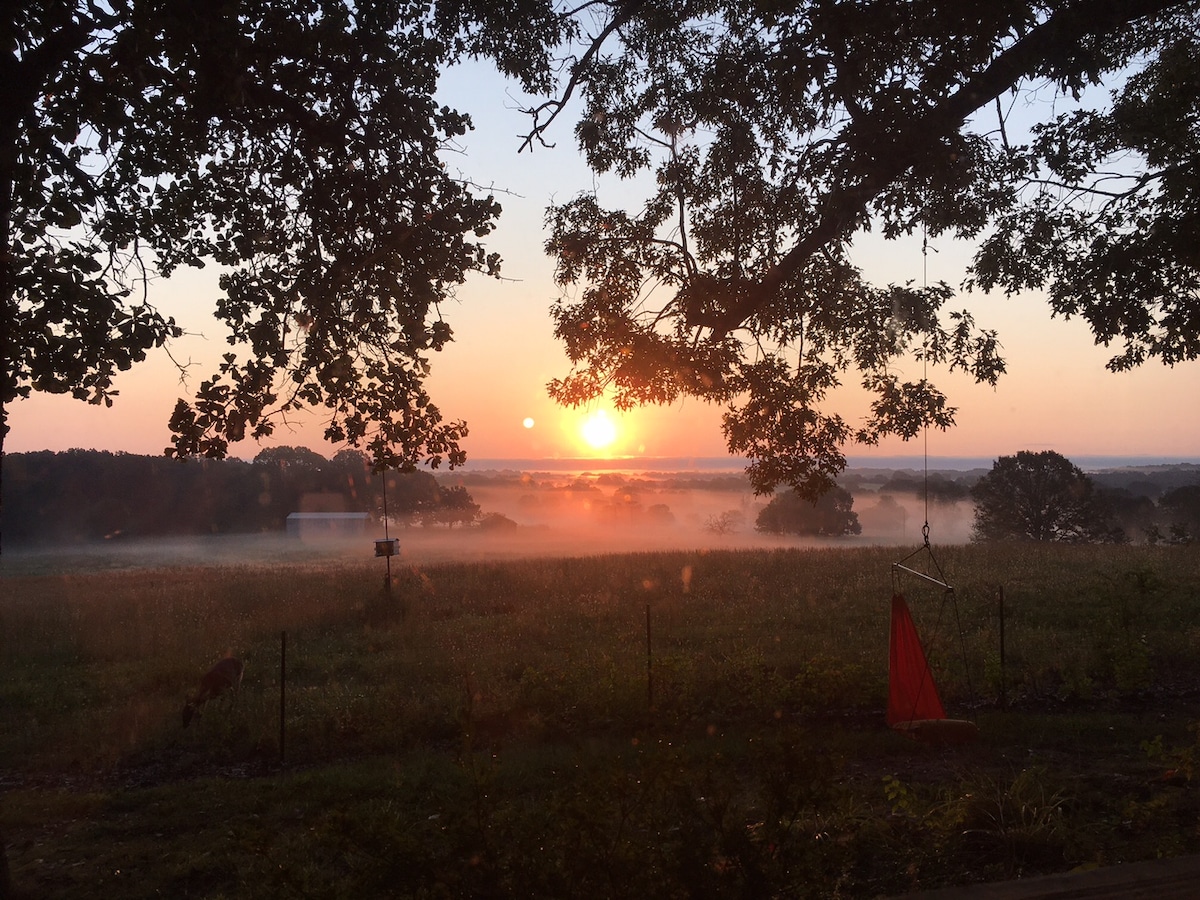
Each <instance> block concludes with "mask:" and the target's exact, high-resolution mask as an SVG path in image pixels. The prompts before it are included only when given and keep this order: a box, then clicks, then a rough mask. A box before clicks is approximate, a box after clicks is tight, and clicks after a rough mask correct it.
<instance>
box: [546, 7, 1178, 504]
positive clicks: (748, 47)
mask: <svg viewBox="0 0 1200 900" xmlns="http://www.w3.org/2000/svg"><path fill="white" fill-rule="evenodd" d="M580 10H581V12H580V13H579V18H580V21H581V23H584V24H587V25H588V27H587V28H586V29H582V30H581V33H585V34H586V35H587V37H586V38H585V39H583V40H582V41H580V42H579V43H578V44H576V45H574V46H571V47H569V48H568V51H567V54H566V63H567V65H566V67H565V71H566V73H567V74H566V80H565V82H564V83H563V85H562V86H561V88H560V90H559V92H558V93H557V94H556V95H554V96H553V97H551V98H550V99H548V100H546V101H545V102H544V103H541V104H539V105H534V106H531V108H530V109H529V110H528V111H529V113H530V114H531V115H532V116H533V123H532V129H531V131H530V132H529V134H528V135H527V138H526V146H529V147H536V146H537V145H538V144H539V142H542V143H548V142H549V141H551V140H553V139H555V127H556V120H557V119H558V118H559V117H560V116H562V115H563V114H564V113H565V112H566V111H568V110H570V109H572V107H575V109H574V118H575V121H576V124H575V128H574V135H575V138H576V140H577V141H578V143H579V146H580V147H581V148H582V150H583V152H584V153H585V154H586V156H587V159H588V161H589V162H590V164H591V165H592V167H593V168H594V169H596V170H597V171H600V172H615V173H617V174H619V175H622V176H633V175H637V174H640V173H650V174H651V175H652V179H650V183H651V184H652V192H651V194H650V196H649V198H648V200H647V202H646V203H645V205H644V206H643V207H642V208H640V209H621V208H609V207H606V206H605V205H603V204H602V203H601V200H600V198H599V197H598V196H597V195H596V194H594V193H584V194H581V195H580V196H578V197H576V198H574V199H571V200H569V201H567V202H565V203H563V204H561V205H558V206H556V207H554V208H552V209H551V210H550V212H549V215H548V221H549V225H550V228H551V235H550V238H549V240H548V242H547V244H546V247H547V250H548V251H549V252H550V253H551V254H553V255H554V256H555V258H556V260H557V276H558V280H559V281H560V282H561V284H562V285H563V286H564V288H567V289H569V294H567V295H566V296H565V297H564V299H563V300H562V301H561V302H559V303H558V304H557V305H556V306H555V307H554V309H553V315H554V320H555V328H556V332H557V335H558V337H559V338H560V339H561V340H562V341H563V343H564V344H565V347H566V350H567V353H568V354H569V357H570V360H571V362H572V364H573V368H572V371H571V372H570V373H569V374H568V375H567V376H566V377H564V378H561V379H559V380H556V381H555V382H553V383H552V384H551V393H552V395H553V396H554V397H556V398H557V399H558V400H559V401H561V402H564V403H567V404H579V403H583V402H586V401H588V400H591V399H593V398H595V397H597V396H599V395H601V394H602V393H604V392H612V393H614V394H615V397H616V403H617V405H618V406H619V407H629V406H633V405H636V404H642V403H671V402H674V401H676V400H677V399H678V398H680V397H681V396H684V395H692V396H696V397H701V398H703V399H705V400H709V401H713V402H717V403H721V404H724V405H726V406H727V407H728V412H727V413H726V415H725V418H724V432H725V436H726V439H727V442H728V446H729V449H730V450H731V451H733V452H734V453H737V454H740V455H745V456H747V457H749V458H750V459H751V460H752V464H751V466H750V468H749V473H750V475H751V477H752V479H753V482H754V484H755V486H756V487H757V488H758V489H759V490H769V489H771V488H772V487H774V486H775V485H777V484H781V483H784V484H789V485H793V486H795V487H797V488H799V489H801V490H802V491H803V492H804V493H806V494H807V495H809V496H814V495H815V494H817V493H819V492H820V491H822V490H825V489H827V488H829V487H830V486H831V485H832V483H833V481H832V479H833V477H834V476H835V475H836V474H837V473H838V472H840V471H841V470H842V469H843V468H844V465H845V457H844V448H845V447H846V445H847V444H848V443H851V442H861V443H864V444H872V443H875V442H877V441H878V440H879V439H880V438H881V437H882V436H884V435H888V434H896V435H900V436H902V437H904V438H909V437H912V436H914V435H916V434H918V433H920V431H921V430H922V428H924V427H926V426H934V427H940V428H946V427H948V426H949V425H951V424H952V423H953V421H954V415H955V410H954V408H953V407H952V406H950V405H949V404H948V403H947V398H946V397H945V396H944V395H943V393H942V392H941V391H940V390H938V388H937V387H936V386H935V385H934V384H933V383H932V382H931V381H930V380H929V379H928V377H927V376H926V375H920V376H914V377H912V378H909V379H907V380H906V379H904V378H903V377H901V376H900V375H898V374H897V371H898V370H897V367H896V365H895V363H896V362H897V360H898V359H899V358H901V357H904V356H906V355H911V356H913V357H915V358H916V359H917V360H919V361H920V360H923V361H925V362H927V363H928V365H929V367H930V368H931V369H936V368H937V367H942V368H948V369H949V370H955V369H961V370H964V371H966V372H968V373H970V374H971V375H973V376H974V378H975V379H977V380H978V381H981V382H986V383H993V382H994V381H995V380H996V379H997V377H998V376H999V375H1000V374H1001V373H1002V372H1003V371H1004V368H1005V364H1004V361H1003V359H1002V358H1001V355H1000V347H999V344H998V341H997V337H996V335H995V334H994V333H992V332H991V331H988V330H981V329H979V328H977V327H976V326H975V323H974V322H973V321H972V317H971V316H970V315H969V314H968V313H966V312H956V311H952V310H950V309H948V308H947V303H948V301H950V299H951V298H952V297H953V295H954V291H953V290H952V289H951V288H950V287H949V286H948V285H946V284H944V283H935V284H931V285H929V286H915V285H912V284H907V285H876V284H870V283H867V282H866V281H865V280H864V278H863V277H862V274H861V272H860V271H859V270H858V269H857V268H856V267H855V265H854V264H853V262H852V259H851V255H850V248H851V244H852V242H853V241H854V239H855V237H856V236H857V235H861V234H863V233H864V232H867V231H872V230H873V231H877V232H880V233H882V234H883V235H884V236H885V237H888V238H896V237H900V236H903V235H922V234H924V235H927V236H928V237H931V238H936V237H939V236H948V237H953V238H961V239H970V240H974V241H977V242H978V243H977V249H978V252H977V254H976V256H975V258H974V264H973V266H972V268H971V271H970V275H969V282H968V283H969V285H970V286H973V287H978V288H982V289H986V290H993V289H994V290H999V291H1004V292H1009V293H1011V292H1016V291H1023V290H1027V289H1042V290H1045V291H1046V292H1047V293H1048V295H1049V298H1050V303H1051V306H1052V310H1053V313H1054V314H1055V315H1062V316H1064V317H1070V316H1080V317H1082V318H1084V319H1085V320H1086V321H1087V322H1088V323H1089V324H1090V326H1091V329H1092V331H1093V333H1094V335H1095V338H1096V340H1097V342H1100V343H1103V344H1105V345H1106V346H1107V345H1109V344H1110V343H1114V344H1116V346H1117V353H1116V355H1114V356H1113V358H1112V360H1111V362H1110V364H1109V365H1110V368H1113V369H1123V368H1128V367H1130V366H1134V365H1138V364H1139V363H1141V362H1143V361H1144V360H1147V359H1151V358H1156V359H1159V360H1161V361H1162V362H1164V363H1167V364H1172V363H1175V362H1177V361H1181V360H1189V359H1195V358H1196V357H1197V356H1198V355H1200V303H1198V302H1197V295H1198V294H1197V292H1198V291H1200V242H1198V241H1197V240H1196V234H1197V233H1200V181H1198V180H1197V178H1196V174H1195V173H1196V167H1197V161H1198V160H1200V3H1197V2H1195V0H1192V2H1178V0H1053V2H1013V0H998V2H991V3H962V2H945V0H868V2H854V3H851V2H844V3H843V2H825V0H810V2H801V3H794V4H777V3H761V2H747V0H722V2H712V3H702V4H697V3H690V2H668V3H642V2H598V3H587V4H582V5H581V6H580ZM1090 87H1095V88H1096V89H1095V90H1092V91H1089V92H1088V93H1087V96H1086V97H1084V98H1083V99H1084V100H1085V101H1086V102H1085V103H1083V104H1076V103H1074V102H1073V100H1075V99H1079V97H1080V95H1081V92H1083V91H1084V90H1085V89H1087V88H1090ZM910 368H911V369H914V370H916V371H918V372H920V371H922V368H923V367H922V366H921V365H920V364H918V365H916V366H912V365H911V364H910ZM850 376H853V377H857V378H859V379H860V380H861V382H862V384H863V385H864V386H865V387H866V388H867V390H869V391H870V392H871V393H872V394H873V395H874V400H873V404H872V406H871V409H870V413H869V415H868V416H867V417H866V418H865V420H864V421H863V422H862V423H860V424H852V423H851V422H849V421H847V420H846V419H845V418H843V416H842V415H841V414H839V413H838V412H837V411H836V410H831V409H829V408H828V394H829V392H830V390H831V389H832V388H834V387H835V386H837V385H838V384H840V383H841V382H842V381H843V379H845V378H847V377H850Z"/></svg>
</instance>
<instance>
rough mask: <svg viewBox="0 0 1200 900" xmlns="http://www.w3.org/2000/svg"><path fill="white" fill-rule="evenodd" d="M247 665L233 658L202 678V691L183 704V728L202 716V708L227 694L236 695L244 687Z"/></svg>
mask: <svg viewBox="0 0 1200 900" xmlns="http://www.w3.org/2000/svg"><path fill="white" fill-rule="evenodd" d="M245 668H246V667H245V664H243V663H242V661H241V660H240V659H234V658H233V657H232V656H229V657H226V658H225V659H223V660H221V661H220V662H218V663H217V664H216V665H215V666H213V667H212V668H211V669H209V670H208V671H207V672H205V673H204V675H203V676H201V678H200V689H199V690H198V691H196V693H195V694H193V695H192V696H190V697H188V699H187V702H186V703H184V704H183V727H184V728H187V727H188V725H189V724H190V723H191V721H192V717H193V716H198V715H199V714H200V707H201V706H203V705H204V704H205V703H207V702H208V701H209V700H212V699H214V698H216V697H220V696H221V695H222V694H224V693H226V692H233V693H236V692H237V691H238V689H239V688H241V686H242V672H243V671H244V670H245Z"/></svg>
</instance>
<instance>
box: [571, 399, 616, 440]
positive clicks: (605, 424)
mask: <svg viewBox="0 0 1200 900" xmlns="http://www.w3.org/2000/svg"><path fill="white" fill-rule="evenodd" d="M579 433H580V434H581V435H582V437H583V441H584V443H585V444H587V445H588V447H590V448H591V449H593V450H603V449H605V448H606V447H608V446H609V445H611V444H612V442H613V441H615V440H616V439H617V425H616V423H615V422H613V420H612V419H610V418H609V417H608V413H607V412H605V411H604V410H602V409H598V410H596V411H595V412H592V413H589V414H588V415H587V417H586V418H585V419H584V420H583V424H582V425H581V426H580V428H579Z"/></svg>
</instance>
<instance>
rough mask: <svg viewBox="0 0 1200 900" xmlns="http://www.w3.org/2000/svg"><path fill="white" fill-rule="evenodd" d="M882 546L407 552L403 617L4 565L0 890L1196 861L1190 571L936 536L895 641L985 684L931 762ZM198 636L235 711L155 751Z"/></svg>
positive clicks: (521, 888)
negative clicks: (595, 554) (890, 611)
mask: <svg viewBox="0 0 1200 900" xmlns="http://www.w3.org/2000/svg"><path fill="white" fill-rule="evenodd" d="M891 557H892V554H891V553H890V552H889V551H887V550H886V549H862V550H853V551H824V550H823V551H794V552H793V551H770V552H766V551H764V552H745V553H717V552H709V553H670V554H632V555H628V556H616V557H603V558H595V559H556V560H531V561H523V562H513V563H504V564H495V563H489V564H480V565H474V566H473V565H451V564H440V565H435V566H426V567H421V568H419V569H418V568H409V569H401V570H400V576H399V577H398V579H397V585H396V587H395V590H396V591H397V594H398V595H402V596H398V597H397V598H396V599H397V603H399V602H400V601H403V603H404V604H405V608H404V609H403V615H400V614H399V610H400V606H399V605H396V606H393V607H388V606H387V605H386V603H385V602H384V601H383V600H381V598H380V590H379V583H378V577H377V576H378V573H377V572H375V571H374V570H373V569H369V568H368V567H366V566H354V565H349V564H338V565H330V566H326V567H316V566H310V567H306V568H283V567H281V566H277V567H273V568H263V569H254V568H250V567H233V566H231V567H226V568H215V569H214V568H210V569H205V570H185V569H162V570H153V571H137V570H129V571H107V572H98V573H96V574H94V575H90V576H84V575H79V574H72V575H68V576H65V577H64V576H55V575H45V576H37V577H33V576H21V577H11V578H5V579H3V581H0V616H2V617H3V624H4V634H3V636H2V638H3V641H2V643H0V667H3V670H4V671H5V673H6V677H5V678H4V679H3V680H0V719H3V721H4V723H5V727H4V728H3V729H0V782H2V783H3V784H4V785H5V788H6V796H5V803H4V805H3V807H2V808H0V830H3V831H4V832H5V834H6V836H7V838H8V841H9V847H10V862H11V863H12V867H13V877H14V880H15V881H16V882H17V886H18V887H20V886H21V885H28V886H31V888H32V887H36V888H37V890H36V891H35V892H34V894H35V895H38V896H47V897H53V896H72V897H76V896H85V897H86V896H109V895H112V894H113V893H117V894H120V895H122V896H129V897H137V896H154V895H171V896H214V897H215V896H240V895H248V894H253V895H260V896H263V895H286V894H290V893H302V894H313V895H325V896H333V895H340V896H354V895H358V896H369V895H381V894H386V895H397V896H409V895H426V896H437V895H442V896H481V895H488V896H523V897H536V896H546V897H551V896H564V895H568V894H574V895H584V894H586V895H589V896H598V897H616V896H669V895H682V894H689V895H699V896H728V895H742V896H765V895H770V894H780V895H787V896H795V897H827V896H832V895H840V896H843V897H856V896H864V897H865V896H877V895H879V894H894V893H900V892H903V891H906V890H915V889H920V888H924V887H933V886H937V885H941V884H954V883H962V882H964V881H971V880H978V879H981V878H988V877H1005V876H1011V875H1014V874H1030V873H1033V872H1037V871H1048V870H1055V869H1060V868H1063V867H1069V866H1070V865H1073V864H1077V863H1085V862H1088V863H1090V862H1096V861H1101V862H1102V861H1105V860H1112V859H1114V858H1116V857H1117V856H1118V855H1120V856H1121V858H1131V856H1130V854H1137V853H1143V854H1145V853H1150V854H1153V853H1154V852H1157V850H1156V849H1154V848H1156V847H1166V848H1169V850H1170V851H1171V852H1181V853H1182V852H1194V851H1195V850H1200V835H1198V834H1197V833H1196V828H1195V821H1196V820H1197V817H1198V813H1200V810H1198V809H1197V801H1196V800H1195V798H1194V797H1193V796H1192V792H1190V791H1188V790H1185V789H1182V787H1181V786H1185V785H1187V784H1189V783H1190V780H1191V778H1192V776H1193V774H1194V761H1193V759H1194V756H1195V746H1196V736H1195V733H1194V732H1188V731H1187V725H1188V723H1189V719H1188V718H1187V717H1185V715H1184V711H1182V710H1179V709H1176V705H1177V704H1174V703H1173V702H1172V698H1173V697H1175V696H1178V695H1179V694H1180V693H1181V692H1183V691H1187V690H1191V689H1194V688H1195V687H1196V686H1197V685H1195V684H1192V683H1190V682H1189V681H1187V678H1188V677H1189V676H1188V674H1187V673H1188V672H1189V671H1193V670H1194V669H1195V662H1196V655H1197V648H1200V642H1197V641H1196V639H1195V635H1196V634H1200V551H1197V550H1196V549H1195V548H1188V547H1173V548H1169V549H1168V548H1161V547H1160V548H1124V547H1121V548H1105V551H1104V552H1103V553H1102V552H1100V551H1099V550H1096V549H1095V548H1083V547H1080V548H1077V547H1064V548H1055V549H1054V550H1053V551H1051V550H1047V549H1045V548H1028V547H1007V548H1006V547H964V548H950V549H949V550H948V551H947V553H946V554H945V557H944V558H943V560H942V561H943V564H944V567H945V568H946V570H947V571H948V572H953V573H954V575H953V576H952V578H953V580H955V581H956V583H957V585H959V588H958V591H959V596H960V606H961V611H962V623H963V628H964V632H965V633H964V636H963V637H964V639H963V641H962V642H961V644H960V642H959V640H958V635H957V634H950V635H943V636H942V638H939V639H935V640H932V641H931V644H933V646H934V649H936V650H938V651H939V653H938V655H939V657H940V658H941V659H942V660H945V661H946V662H947V664H946V665H944V666H941V667H940V668H939V688H940V689H941V692H942V695H943V700H944V701H945V702H946V703H947V706H948V707H950V708H951V709H953V710H962V709H963V708H964V704H965V703H966V701H967V700H968V699H970V696H971V692H970V690H969V689H968V685H967V682H966V678H965V673H966V672H969V671H977V672H983V673H986V675H987V677H986V678H985V679H979V682H980V683H982V684H985V685H988V686H989V692H988V694H986V695H985V696H984V697H982V698H978V699H977V704H978V705H977V706H976V707H975V708H974V709H973V710H967V711H968V712H978V714H979V724H980V730H981V732H982V734H983V738H982V741H981V743H980V744H979V745H977V746H975V747H972V748H964V749H961V750H955V751H930V750H929V749H928V748H925V747H922V746H920V745H917V744H914V743H911V742H908V741H906V740H905V739H903V738H901V737H898V736H896V735H893V734H891V733H890V732H889V731H888V730H887V729H886V728H885V727H884V725H883V707H884V704H885V698H886V689H887V685H886V647H887V598H888V597H889V596H890V592H891V585H890V583H889V574H890V573H889V568H888V563H889V561H890V559H891ZM684 573H686V577H685V574H684ZM1113 573H1117V574H1113ZM1122 573H1128V574H1122ZM999 583H1003V584H1004V585H1005V599H1006V609H1007V621H1006V623H1005V627H1006V637H1007V656H1006V660H1005V668H1004V670H1003V671H1001V670H1000V666H999V658H998V655H997V652H996V647H995V634H996V631H997V622H996V621H995V617H996V609H995V605H994V603H993V602H992V600H991V597H992V596H993V594H994V592H995V586H996V585H997V584H999ZM925 599H926V598H923V597H922V596H921V595H920V593H919V592H914V597H913V602H912V604H911V605H912V609H913V615H914V618H915V619H916V620H917V624H918V628H923V629H926V631H928V630H930V629H932V628H933V625H932V622H933V616H934V615H935V614H936V610H934V609H932V604H930V603H927V602H924V601H925ZM647 612H649V621H650V626H651V628H650V635H649V638H650V640H649V645H648V644H647ZM285 630H286V631H287V633H288V694H287V719H286V723H285V724H286V728H287V743H288V760H289V763H290V764H291V766H292V767H293V768H290V769H282V768H280V767H279V765H278V743H277V741H278V730H279V720H278V710H279V691H280V684H279V670H278V662H279V640H280V632H282V631H285ZM942 639H944V640H942ZM939 641H942V642H941V643H939ZM964 646H965V648H966V654H967V659H966V660H965V661H964V662H965V664H964V665H951V664H949V663H950V662H952V661H955V660H956V657H957V655H961V648H962V647H964ZM231 651H232V652H235V653H236V654H238V655H240V656H242V657H243V658H246V659H247V669H246V676H245V680H244V682H243V686H242V691H241V694H240V695H239V696H238V698H237V700H236V702H231V703H230V704H228V705H227V706H225V707H222V708H216V709H212V710H206V712H205V715H204V716H203V717H202V718H201V719H200V720H199V721H198V722H197V723H195V724H194V725H193V727H192V728H190V729H189V730H188V731H187V732H183V731H182V729H181V728H180V724H179V710H180V707H181V705H182V702H183V697H184V695H185V693H186V691H187V690H188V689H190V688H191V687H192V685H193V683H194V680H195V678H196V677H197V676H198V674H199V673H201V672H203V671H204V669H206V668H207V667H208V666H209V665H211V663H212V662H213V661H214V660H215V659H218V658H220V657H221V656H223V655H224V654H225V653H227V652H231ZM1185 663H1186V665H1185ZM651 680H652V682H651ZM1001 683H1003V684H1004V686H1005V688H1006V694H1007V699H1008V701H1009V703H1008V708H1007V709H1004V710H1003V711H999V710H996V709H995V708H994V707H996V706H998V699H999V696H998V687H999V685H1000V684H1001ZM1131 691H1137V697H1138V702H1137V703H1136V704H1130V703H1129V699H1128V698H1129V697H1130V692H1131ZM1143 742H1144V747H1145V748H1144V749H1143ZM1014 772H1015V773H1016V774H1013V773H1014ZM1167 773H1173V774H1172V775H1171V776H1170V777H1168V776H1167ZM64 798H73V799H64ZM1189 817H1190V818H1189ZM1189 821H1190V822H1191V825H1190V826H1189V825H1188V824H1187V823H1188V822H1189ZM193 822H200V823H202V824H203V829H202V832H201V835H200V836H199V837H197V836H195V835H194V833H193V830H191V829H192V823H193ZM75 863H78V865H75ZM132 865H136V867H137V869H138V879H137V883H136V884H135V883H134V882H133V879H131V878H129V870H130V867H131V866H132ZM118 870H120V874H119V875H118V874H117V872H118ZM114 885H116V887H114Z"/></svg>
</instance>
